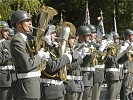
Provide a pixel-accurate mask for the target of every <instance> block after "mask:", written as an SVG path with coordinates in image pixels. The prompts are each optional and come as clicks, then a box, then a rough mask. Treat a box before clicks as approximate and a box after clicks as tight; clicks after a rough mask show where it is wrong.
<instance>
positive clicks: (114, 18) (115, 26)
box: [113, 6, 117, 32]
mask: <svg viewBox="0 0 133 100" xmlns="http://www.w3.org/2000/svg"><path fill="white" fill-rule="evenodd" d="M113 22H114V31H115V32H117V25H116V15H115V6H114V11H113Z"/></svg>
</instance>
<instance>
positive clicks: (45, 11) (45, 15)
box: [34, 6, 58, 52]
mask: <svg viewBox="0 0 133 100" xmlns="http://www.w3.org/2000/svg"><path fill="white" fill-rule="evenodd" d="M40 11H41V15H40V19H39V25H38V28H39V29H37V32H36V38H35V48H34V49H35V52H37V51H38V50H39V49H40V47H41V41H42V36H43V35H44V32H45V30H46V28H47V25H48V22H49V20H50V19H51V18H52V17H53V16H54V15H57V14H58V12H57V11H56V10H55V9H54V8H52V7H49V6H42V8H41V9H40ZM42 30H43V31H42Z"/></svg>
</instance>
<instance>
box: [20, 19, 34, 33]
mask: <svg viewBox="0 0 133 100" xmlns="http://www.w3.org/2000/svg"><path fill="white" fill-rule="evenodd" d="M30 25H31V21H30V20H29V19H27V20H24V21H22V27H23V28H24V30H25V31H26V32H32V30H31V28H30V27H29V26H30Z"/></svg>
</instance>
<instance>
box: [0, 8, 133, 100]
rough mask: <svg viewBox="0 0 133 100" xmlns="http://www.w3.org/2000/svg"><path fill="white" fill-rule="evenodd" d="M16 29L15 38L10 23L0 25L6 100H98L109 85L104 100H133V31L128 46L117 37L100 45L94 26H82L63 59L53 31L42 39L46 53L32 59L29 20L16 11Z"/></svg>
mask: <svg viewBox="0 0 133 100" xmlns="http://www.w3.org/2000/svg"><path fill="white" fill-rule="evenodd" d="M11 24H12V26H13V27H14V29H15V34H14V36H13V37H11V36H9V35H10V34H11V33H12V32H11V31H10V28H9V26H8V24H7V22H5V21H0V26H1V27H0V32H1V34H0V35H1V40H0V55H1V56H0V99H1V100H14V99H15V100H99V98H100V93H101V88H102V87H101V86H102V85H103V82H104V81H105V82H106V83H107V94H106V98H105V100H116V99H117V97H118V96H119V94H120V98H121V100H126V99H127V100H128V99H132V66H133V64H132V63H133V61H132V56H133V55H132V50H133V49H132V45H133V43H132V41H133V31H132V30H131V29H126V30H125V32H124V36H125V39H126V40H124V41H123V42H121V41H120V37H119V35H118V33H116V32H112V38H111V36H108V35H106V36H104V38H103V39H100V38H98V37H97V36H96V29H95V27H94V26H93V25H88V26H80V27H79V28H78V29H77V32H76V34H70V35H69V38H68V44H67V49H66V53H65V54H63V55H60V52H61V51H60V48H61V47H60V41H61V39H60V38H56V35H57V34H56V28H55V26H54V25H49V26H48V28H47V31H46V32H45V35H44V36H43V38H42V40H43V41H45V43H46V44H47V50H46V51H44V50H45V48H41V49H40V50H39V51H38V52H37V53H35V54H33V53H31V52H30V50H29V47H28V46H30V47H32V46H31V44H32V41H33V37H32V34H30V33H31V32H32V29H31V27H30V26H31V24H32V23H31V18H30V16H29V14H28V13H27V12H26V11H22V10H19V11H15V12H14V13H13V14H12V16H11ZM46 44H45V45H46ZM42 63H43V65H44V67H43V69H42V71H40V70H38V69H40V64H42ZM14 67H15V68H14ZM65 68H66V70H67V73H66V72H65V71H66V70H65ZM66 74H67V75H66ZM62 78H63V79H64V80H62Z"/></svg>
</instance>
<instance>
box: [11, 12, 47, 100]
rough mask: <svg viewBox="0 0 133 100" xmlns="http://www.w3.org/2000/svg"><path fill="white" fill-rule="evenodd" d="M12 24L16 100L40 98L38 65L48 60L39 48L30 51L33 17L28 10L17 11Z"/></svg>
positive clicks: (35, 99) (12, 17) (13, 15)
mask: <svg viewBox="0 0 133 100" xmlns="http://www.w3.org/2000/svg"><path fill="white" fill-rule="evenodd" d="M11 24H12V26H13V27H14V28H15V35H14V36H13V38H12V40H11V42H10V49H11V55H12V58H13V62H14V65H15V71H16V77H17V79H16V82H15V84H14V85H15V86H14V98H15V100H39V98H40V76H41V72H40V70H38V69H37V67H38V66H39V65H40V64H41V60H42V61H43V60H46V56H45V55H46V52H44V51H42V50H39V51H38V52H37V53H36V54H33V53H32V52H30V50H29V48H28V46H30V45H29V43H30V40H31V38H30V40H29V37H32V36H31V35H30V34H29V33H31V29H30V27H29V26H30V25H31V18H30V16H29V14H28V13H27V12H26V11H23V10H18V11H15V12H14V13H13V14H12V16H11Z"/></svg>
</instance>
